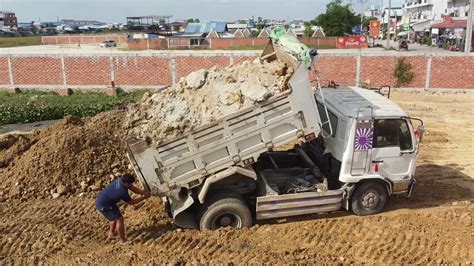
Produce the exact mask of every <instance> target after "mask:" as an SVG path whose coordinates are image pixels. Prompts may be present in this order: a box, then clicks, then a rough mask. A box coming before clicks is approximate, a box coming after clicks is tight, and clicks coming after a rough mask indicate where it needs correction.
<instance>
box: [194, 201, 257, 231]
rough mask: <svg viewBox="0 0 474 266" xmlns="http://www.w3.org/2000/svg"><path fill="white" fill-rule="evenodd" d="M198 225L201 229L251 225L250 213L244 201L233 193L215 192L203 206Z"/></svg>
mask: <svg viewBox="0 0 474 266" xmlns="http://www.w3.org/2000/svg"><path fill="white" fill-rule="evenodd" d="M201 213H202V214H201V219H200V222H199V227H200V229H201V231H206V230H215V229H218V228H221V227H234V228H243V227H250V226H252V214H251V213H250V210H249V208H248V207H247V205H246V204H245V201H244V200H243V199H242V198H240V197H238V196H235V195H226V194H217V195H215V196H214V197H211V198H210V199H209V201H208V202H207V203H205V205H204V206H203V209H202V212H201Z"/></svg>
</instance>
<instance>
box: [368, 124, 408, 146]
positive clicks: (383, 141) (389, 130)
mask: <svg viewBox="0 0 474 266" xmlns="http://www.w3.org/2000/svg"><path fill="white" fill-rule="evenodd" d="M393 146H398V147H400V150H411V149H412V140H411V134H410V128H409V127H408V124H407V121H406V120H404V119H377V120H375V124H374V148H383V147H393Z"/></svg>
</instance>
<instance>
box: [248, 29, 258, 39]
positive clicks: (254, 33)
mask: <svg viewBox="0 0 474 266" xmlns="http://www.w3.org/2000/svg"><path fill="white" fill-rule="evenodd" d="M259 34H260V31H258V30H252V32H250V37H252V38H257V37H258V35H259Z"/></svg>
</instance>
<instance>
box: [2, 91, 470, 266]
mask: <svg viewBox="0 0 474 266" xmlns="http://www.w3.org/2000/svg"><path fill="white" fill-rule="evenodd" d="M393 99H394V100H395V101H396V102H398V103H399V104H400V105H401V106H402V107H403V108H405V109H406V110H407V111H408V112H409V113H410V115H412V116H417V117H421V118H423V119H424V121H425V126H426V131H427V132H426V134H425V138H424V143H423V146H422V152H421V154H420V165H419V167H418V168H417V179H418V181H419V183H418V187H417V189H416V192H415V194H414V196H413V197H412V198H409V199H408V198H405V197H393V198H392V199H391V200H390V202H389V203H388V206H387V207H386V210H385V211H384V212H383V213H381V214H378V215H373V216H367V217H357V216H354V215H352V214H351V213H348V212H345V211H340V212H337V213H333V214H327V215H310V216H304V217H298V218H291V219H279V220H272V221H268V222H265V223H260V224H259V225H256V226H253V227H251V228H248V229H243V230H231V229H222V230H218V231H214V232H198V231H194V230H180V229H177V228H176V227H175V226H174V225H173V224H172V222H171V220H170V219H168V218H167V217H166V215H165V213H164V211H163V208H162V205H161V202H160V200H159V199H156V198H155V199H150V200H148V201H147V202H145V203H144V204H142V205H140V206H132V207H131V206H124V207H123V209H124V212H125V217H126V223H127V231H128V235H129V238H130V239H131V240H133V244H132V245H130V246H122V245H120V244H118V243H117V242H116V241H111V240H107V239H106V237H105V232H106V229H107V225H106V222H105V221H104V220H103V218H102V217H101V216H100V215H99V214H98V213H97V212H96V211H95V209H94V207H93V202H94V198H95V195H96V192H94V191H90V190H89V191H87V190H86V192H85V193H83V194H79V193H78V192H79V191H76V192H75V193H68V194H67V195H65V196H61V197H59V198H57V199H53V198H51V197H44V196H43V197H36V198H35V197H32V196H28V197H26V198H25V197H19V198H18V197H9V196H8V195H10V193H7V192H6V191H5V190H6V189H8V188H2V190H3V191H0V192H1V194H0V196H1V195H3V202H1V203H0V234H1V236H2V237H1V238H0V264H2V265H4V264H10V263H25V264H26V263H28V264H30V263H33V264H38V263H46V264H70V263H91V264H92V263H94V264H95V263H107V264H113V263H122V264H126V263H135V264H138V263H148V262H156V263H163V262H168V263H184V262H207V263H210V262H226V263H229V262H233V263H242V262H268V263H290V262H300V263H305V262H309V263H311V262H312V263H321V262H323V263H324V262H326V263H361V262H366V263H387V264H388V263H462V264H464V263H474V248H473V247H474V234H473V232H474V226H473V222H472V218H473V215H474V204H473V203H474V202H473V199H474V187H473V184H474V180H473V177H474V166H473V162H474V143H473V138H472V135H473V131H474V122H473V121H472V113H473V110H474V96H472V95H464V94H442V95H431V94H415V93H394V94H393ZM34 145H35V144H32V147H33V148H34ZM43 145H44V144H43ZM0 146H1V145H0ZM22 151H23V150H22ZM0 155H2V150H1V147H0ZM0 157H1V156H0ZM20 157H21V155H20ZM15 161H19V158H17V159H13V161H12V164H13V165H12V164H11V165H10V166H9V167H15V165H14V163H15ZM91 163H92V162H91ZM10 172H12V170H11V169H10V170H9V172H8V173H10ZM14 172H15V173H16V172H18V171H14ZM6 173H7V172H5V171H3V170H2V168H0V180H2V182H3V180H5V179H8V178H9V177H8V176H6ZM2 175H3V176H2ZM65 178H66V177H65ZM36 184H40V183H39V182H36ZM28 195H30V194H28Z"/></svg>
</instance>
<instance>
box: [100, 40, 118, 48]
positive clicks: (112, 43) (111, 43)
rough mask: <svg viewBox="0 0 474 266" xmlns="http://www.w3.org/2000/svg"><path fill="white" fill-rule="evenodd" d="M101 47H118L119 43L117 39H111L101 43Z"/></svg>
mask: <svg viewBox="0 0 474 266" xmlns="http://www.w3.org/2000/svg"><path fill="white" fill-rule="evenodd" d="M99 46H100V47H103V48H106V47H117V43H116V42H115V41H112V40H109V41H104V42H102V43H101V44H100V45H99Z"/></svg>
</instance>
